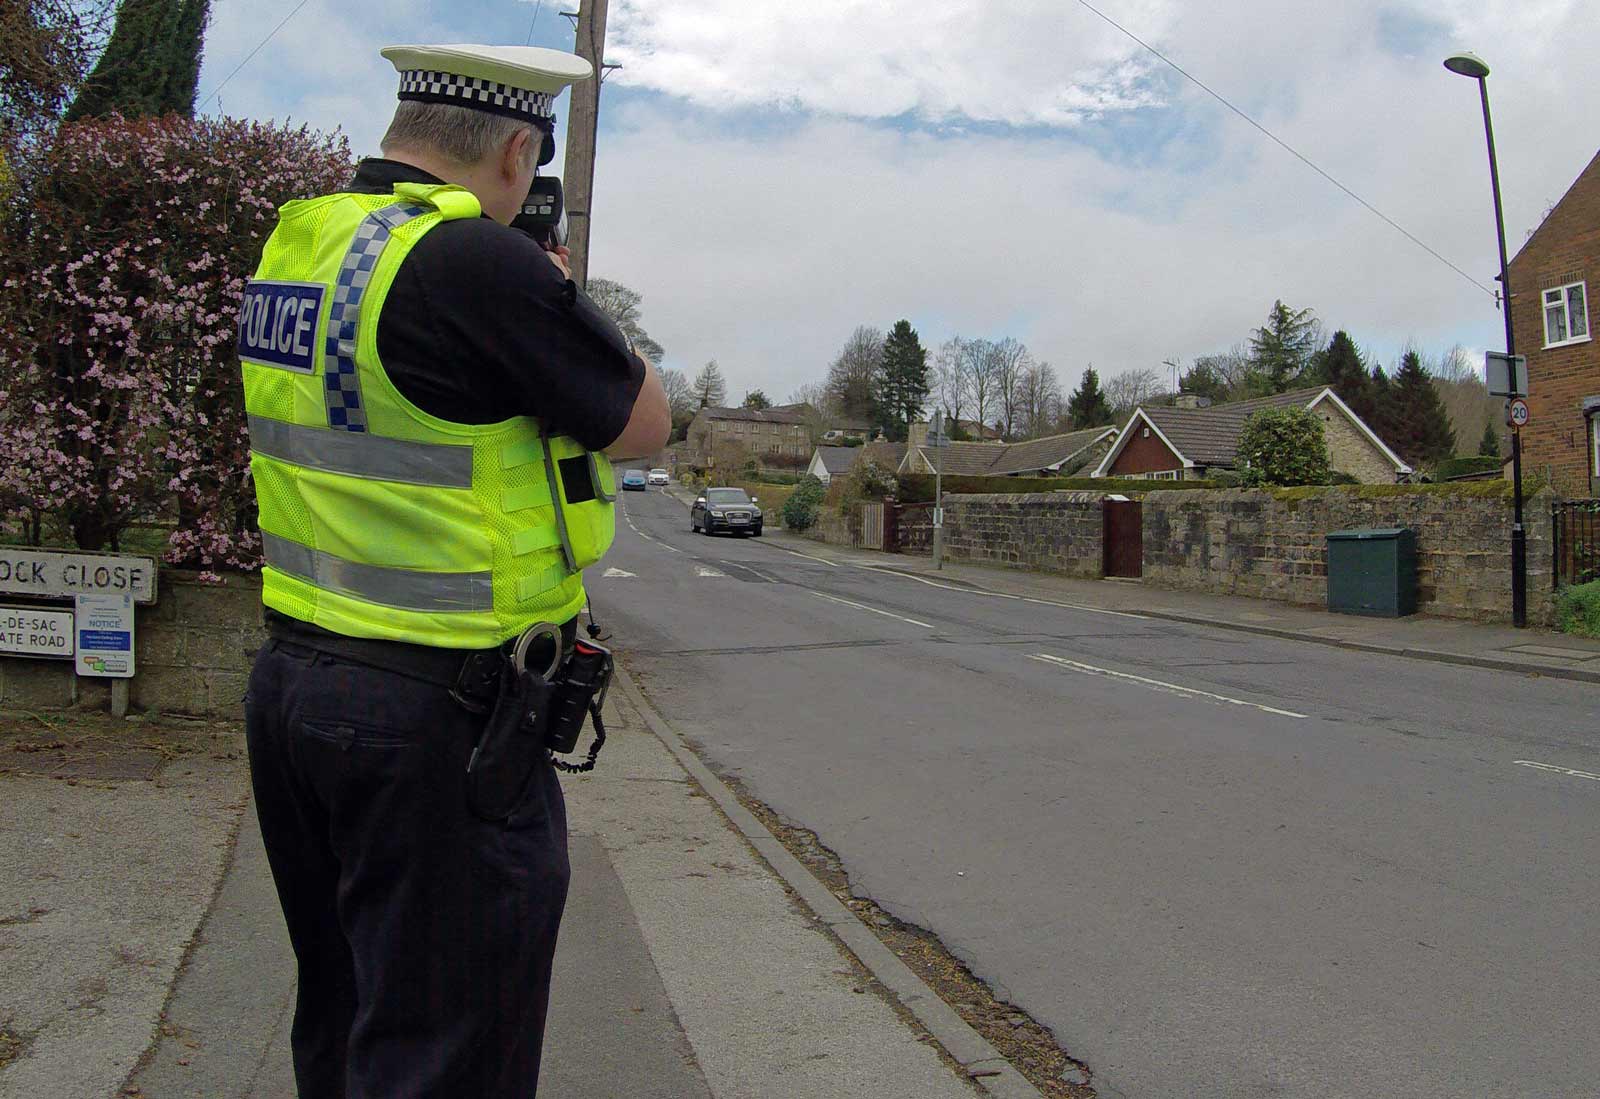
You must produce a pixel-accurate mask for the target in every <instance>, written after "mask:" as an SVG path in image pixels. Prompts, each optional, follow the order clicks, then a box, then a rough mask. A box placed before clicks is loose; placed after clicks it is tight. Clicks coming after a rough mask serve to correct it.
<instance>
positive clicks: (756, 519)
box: [689, 488, 761, 538]
mask: <svg viewBox="0 0 1600 1099" xmlns="http://www.w3.org/2000/svg"><path fill="white" fill-rule="evenodd" d="M689 529H690V530H692V531H699V532H700V533H702V534H715V533H717V531H719V530H725V531H731V532H732V533H735V534H753V535H755V536H756V537H757V538H760V537H761V509H760V508H758V507H756V502H755V500H754V498H752V497H750V496H747V495H746V494H745V491H744V489H742V488H708V489H706V490H705V493H704V494H703V495H702V496H701V497H700V498H699V499H697V500H696V501H695V502H694V507H692V508H690V509H689Z"/></svg>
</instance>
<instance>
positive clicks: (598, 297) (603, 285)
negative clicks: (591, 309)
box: [585, 279, 666, 363]
mask: <svg viewBox="0 0 1600 1099" xmlns="http://www.w3.org/2000/svg"><path fill="white" fill-rule="evenodd" d="M585 292H586V293H587V294H588V295H589V299H590V300H591V301H593V302H594V303H595V304H596V305H598V306H599V307H600V310H601V312H603V313H605V314H606V316H608V317H610V318H611V319H612V320H613V321H616V322H617V327H618V328H620V329H622V333H623V335H625V336H627V337H628V338H629V339H630V340H632V341H633V347H634V350H636V351H638V352H639V354H641V355H643V356H644V357H645V358H647V359H649V360H650V361H651V362H653V363H659V362H660V361H661V356H662V355H664V354H665V353H666V352H665V351H663V350H662V347H661V345H660V344H659V343H657V342H656V341H655V340H653V339H651V338H650V335H649V333H647V332H646V331H645V330H644V325H643V324H642V323H640V314H641V310H640V308H639V307H640V305H641V304H642V303H643V301H644V295H643V294H640V293H639V292H638V291H637V290H631V289H629V288H628V287H626V286H624V285H622V283H620V282H614V281H612V280H611V279H590V280H589V286H588V288H587V290H586V291H585Z"/></svg>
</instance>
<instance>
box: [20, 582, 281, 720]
mask: <svg viewBox="0 0 1600 1099" xmlns="http://www.w3.org/2000/svg"><path fill="white" fill-rule="evenodd" d="M156 591H157V602H156V603H154V604H152V605H151V606H148V607H139V608H138V609H137V611H136V612H135V622H134V645H135V651H134V668H135V672H136V674H135V675H134V677H133V679H132V680H131V681H130V682H129V695H128V697H129V701H130V702H131V703H132V705H133V706H134V707H135V708H137V709H144V710H160V711H163V712H167V713H179V714H196V715H208V716H216V717H241V716H243V713H244V710H243V706H242V703H243V701H244V692H245V686H246V684H247V682H248V680H249V677H250V665H251V662H252V661H253V660H254V659H255V654H256V650H257V649H258V648H260V646H261V643H262V641H263V640H264V638H265V637H266V632H265V630H264V629H263V628H262V625H261V578H260V577H259V576H257V575H248V576H247V575H230V576H227V577H225V578H224V579H223V580H222V581H221V582H220V583H207V582H203V581H200V580H198V579H196V578H195V575H194V574H193V573H188V572H180V571H176V570H164V571H163V572H162V573H161V578H160V581H159V583H158V584H157V588H156ZM73 668H74V664H73V662H72V661H70V660H29V659H25V658H22V657H10V656H0V706H4V707H5V708H7V709H18V708H21V709H28V708H38V709H56V708H60V707H63V706H70V705H73V704H75V703H82V704H86V705H96V706H99V707H101V708H105V707H106V705H107V704H108V702H109V699H110V693H111V680H109V679H85V678H79V677H78V676H77V675H75V674H74V672H73Z"/></svg>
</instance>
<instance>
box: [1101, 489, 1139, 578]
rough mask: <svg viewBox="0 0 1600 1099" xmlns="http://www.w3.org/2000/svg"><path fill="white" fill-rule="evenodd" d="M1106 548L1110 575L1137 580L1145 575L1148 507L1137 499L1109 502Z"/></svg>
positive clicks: (1105, 533) (1106, 510)
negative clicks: (1145, 531) (1146, 509)
mask: <svg viewBox="0 0 1600 1099" xmlns="http://www.w3.org/2000/svg"><path fill="white" fill-rule="evenodd" d="M1101 507H1102V508H1103V513H1104V516H1105V532H1104V548H1105V574H1106V575H1107V576H1115V577H1122V578H1124V579H1130V580H1131V579H1137V578H1138V577H1141V576H1143V575H1144V505H1143V504H1141V503H1139V501H1137V500H1107V501H1106V502H1105V503H1104V504H1102V505H1101Z"/></svg>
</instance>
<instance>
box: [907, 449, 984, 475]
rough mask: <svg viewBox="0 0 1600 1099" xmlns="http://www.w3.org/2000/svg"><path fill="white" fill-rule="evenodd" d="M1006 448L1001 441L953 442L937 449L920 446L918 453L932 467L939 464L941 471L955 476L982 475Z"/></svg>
mask: <svg viewBox="0 0 1600 1099" xmlns="http://www.w3.org/2000/svg"><path fill="white" fill-rule="evenodd" d="M1005 449H1006V448H1005V447H1003V446H1001V445H1000V444H999V443H951V444H950V445H949V446H946V447H939V448H937V449H935V448H934V447H930V446H919V447H917V453H918V454H919V455H920V456H921V457H922V459H923V460H924V461H926V462H927V463H928V465H929V466H930V467H933V466H937V467H938V469H939V472H940V473H946V474H949V475H951V476H953V477H982V476H984V475H985V474H987V473H988V472H989V468H990V467H991V466H993V465H994V461H995V459H996V458H998V457H999V456H1000V455H1001V454H1003V453H1005Z"/></svg>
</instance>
